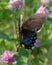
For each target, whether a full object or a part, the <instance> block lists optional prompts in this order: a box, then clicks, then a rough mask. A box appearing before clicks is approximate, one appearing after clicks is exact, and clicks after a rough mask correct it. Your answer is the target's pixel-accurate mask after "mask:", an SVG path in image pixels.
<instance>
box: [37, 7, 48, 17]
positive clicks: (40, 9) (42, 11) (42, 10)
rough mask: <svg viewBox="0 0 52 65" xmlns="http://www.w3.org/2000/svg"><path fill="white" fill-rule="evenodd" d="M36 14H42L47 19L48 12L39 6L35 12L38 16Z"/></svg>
mask: <svg viewBox="0 0 52 65" xmlns="http://www.w3.org/2000/svg"><path fill="white" fill-rule="evenodd" d="M38 13H44V14H46V18H48V17H49V12H48V10H47V9H45V7H43V6H41V7H40V8H39V9H38V10H37V11H36V14H38Z"/></svg>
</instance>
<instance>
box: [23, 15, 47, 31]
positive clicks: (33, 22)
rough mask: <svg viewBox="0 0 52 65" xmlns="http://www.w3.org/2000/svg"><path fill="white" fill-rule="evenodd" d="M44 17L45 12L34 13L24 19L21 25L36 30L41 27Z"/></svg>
mask: <svg viewBox="0 0 52 65" xmlns="http://www.w3.org/2000/svg"><path fill="white" fill-rule="evenodd" d="M45 18H46V16H45V14H35V15H33V16H32V17H31V18H29V19H28V20H27V21H25V23H23V25H22V27H23V28H24V29H27V30H30V31H38V30H39V29H40V28H41V27H42V24H43V21H44V19H45Z"/></svg>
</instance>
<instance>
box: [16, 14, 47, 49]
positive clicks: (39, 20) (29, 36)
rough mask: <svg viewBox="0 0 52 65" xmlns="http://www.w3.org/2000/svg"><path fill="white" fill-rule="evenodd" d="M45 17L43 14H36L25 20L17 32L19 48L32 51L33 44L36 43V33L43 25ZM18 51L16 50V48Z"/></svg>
mask: <svg viewBox="0 0 52 65" xmlns="http://www.w3.org/2000/svg"><path fill="white" fill-rule="evenodd" d="M45 18H46V15H45V14H44V13H38V14H35V15H33V16H32V17H30V18H29V19H28V20H26V21H25V22H24V23H23V24H22V26H21V30H20V32H19V36H20V47H22V46H23V45H24V47H25V49H32V47H33V46H34V43H36V40H37V39H38V38H37V31H39V30H40V29H41V27H42V24H43V23H44V20H45ZM17 49H18V48H17Z"/></svg>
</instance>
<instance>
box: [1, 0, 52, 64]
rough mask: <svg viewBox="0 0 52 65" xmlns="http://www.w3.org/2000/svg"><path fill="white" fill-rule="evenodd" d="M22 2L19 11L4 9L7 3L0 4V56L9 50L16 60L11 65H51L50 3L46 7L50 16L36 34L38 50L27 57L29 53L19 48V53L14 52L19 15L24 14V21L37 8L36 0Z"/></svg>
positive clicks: (51, 31)
mask: <svg viewBox="0 0 52 65" xmlns="http://www.w3.org/2000/svg"><path fill="white" fill-rule="evenodd" d="M24 1H25V2H24V3H25V6H24V9H22V10H21V11H18V10H9V9H6V6H7V4H8V3H7V2H0V55H1V54H2V53H3V52H4V51H5V50H11V51H12V52H13V53H14V56H15V59H16V62H14V63H13V64H11V65H52V52H51V51H52V1H51V2H50V5H49V7H48V10H49V13H50V16H49V18H48V20H46V21H45V23H44V25H43V27H42V29H41V30H40V32H38V38H39V39H40V40H41V46H40V48H35V49H33V54H32V55H29V51H28V50H25V49H24V48H21V49H20V51H19V53H17V52H16V46H15V45H16V43H19V42H18V41H19V39H18V33H17V32H18V26H17V24H18V22H19V15H20V14H21V13H22V14H24V20H26V19H28V18H29V17H31V16H32V15H33V14H34V12H35V11H36V10H37V8H38V6H37V0H24ZM29 58H30V59H31V60H30V59H29ZM28 62H29V64H28ZM0 65H2V63H0ZM3 65H6V64H3Z"/></svg>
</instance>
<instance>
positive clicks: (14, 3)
mask: <svg viewBox="0 0 52 65" xmlns="http://www.w3.org/2000/svg"><path fill="white" fill-rule="evenodd" d="M22 6H23V3H22V0H10V1H9V4H8V6H7V7H8V8H9V9H13V8H18V9H21V8H22Z"/></svg>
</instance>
